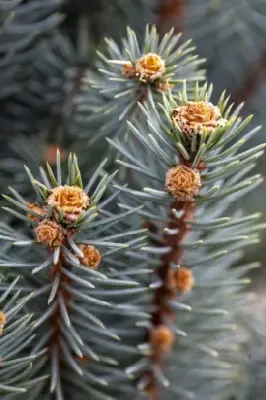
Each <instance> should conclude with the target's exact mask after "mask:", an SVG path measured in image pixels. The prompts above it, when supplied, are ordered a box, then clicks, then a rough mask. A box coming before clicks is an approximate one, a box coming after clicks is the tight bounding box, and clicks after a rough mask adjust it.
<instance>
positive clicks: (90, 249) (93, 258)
mask: <svg viewBox="0 0 266 400" xmlns="http://www.w3.org/2000/svg"><path fill="white" fill-rule="evenodd" d="M79 248H80V250H81V251H82V252H83V254H84V257H83V258H80V260H81V262H82V263H83V264H85V265H87V267H89V268H95V269H96V268H98V266H99V264H100V262H101V259H102V256H101V253H100V252H99V250H98V249H96V247H94V246H92V245H86V244H81V245H79Z"/></svg>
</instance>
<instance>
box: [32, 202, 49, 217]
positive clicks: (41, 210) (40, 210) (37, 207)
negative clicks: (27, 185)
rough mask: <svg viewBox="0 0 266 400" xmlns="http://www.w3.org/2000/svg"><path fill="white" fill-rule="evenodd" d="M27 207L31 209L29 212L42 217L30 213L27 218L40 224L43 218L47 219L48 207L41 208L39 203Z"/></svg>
mask: <svg viewBox="0 0 266 400" xmlns="http://www.w3.org/2000/svg"><path fill="white" fill-rule="evenodd" d="M27 207H28V208H29V210H31V211H33V212H34V213H36V214H38V215H40V217H37V215H33V214H30V213H28V214H27V217H28V218H29V219H30V220H31V221H33V222H40V220H41V219H42V217H45V216H46V215H47V209H46V207H41V206H40V204H39V203H36V202H35V203H27Z"/></svg>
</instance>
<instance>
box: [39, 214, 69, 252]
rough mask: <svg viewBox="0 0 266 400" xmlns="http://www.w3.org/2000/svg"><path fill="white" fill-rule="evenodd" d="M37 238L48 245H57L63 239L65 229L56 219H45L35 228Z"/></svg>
mask: <svg viewBox="0 0 266 400" xmlns="http://www.w3.org/2000/svg"><path fill="white" fill-rule="evenodd" d="M34 231H35V234H36V240H37V242H39V243H42V244H44V245H46V246H48V247H57V246H60V244H61V243H62V241H63V238H64V235H63V229H62V227H61V226H60V225H59V224H58V223H57V222H55V221H52V220H49V219H45V220H44V221H42V222H41V223H39V224H38V225H37V226H36V228H35V229H34Z"/></svg>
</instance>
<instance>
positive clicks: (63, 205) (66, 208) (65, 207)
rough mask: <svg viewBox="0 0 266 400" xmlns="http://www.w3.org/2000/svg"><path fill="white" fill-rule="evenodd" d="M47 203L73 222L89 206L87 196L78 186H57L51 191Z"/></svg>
mask: <svg viewBox="0 0 266 400" xmlns="http://www.w3.org/2000/svg"><path fill="white" fill-rule="evenodd" d="M47 203H48V204H49V205H51V206H53V207H55V209H56V211H57V212H58V213H60V212H63V213H64V218H65V219H67V220H69V221H72V222H75V221H76V220H77V219H78V217H79V216H80V215H81V214H82V212H83V211H84V210H86V209H87V208H88V206H89V196H88V195H87V194H86V193H85V192H84V191H83V190H82V188H80V187H79V186H68V185H65V186H58V187H56V188H54V189H52V193H51V194H50V196H49V197H48V199H47Z"/></svg>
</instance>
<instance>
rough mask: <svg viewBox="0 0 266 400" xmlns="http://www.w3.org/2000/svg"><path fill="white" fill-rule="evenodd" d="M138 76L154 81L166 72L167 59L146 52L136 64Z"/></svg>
mask: <svg viewBox="0 0 266 400" xmlns="http://www.w3.org/2000/svg"><path fill="white" fill-rule="evenodd" d="M135 70H136V76H137V77H138V78H139V79H140V80H143V81H148V82H154V81H155V80H156V79H158V78H161V77H162V76H163V74H164V72H165V61H164V60H163V59H162V58H161V57H160V56H159V55H158V54H155V53H147V54H144V55H143V56H142V57H141V58H140V59H138V60H137V62H136V64H135Z"/></svg>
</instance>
